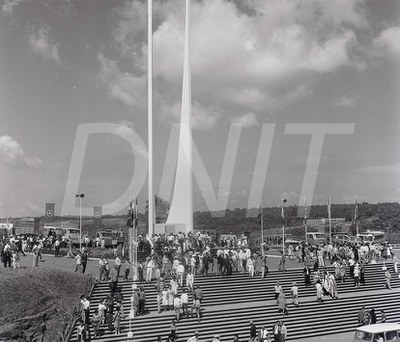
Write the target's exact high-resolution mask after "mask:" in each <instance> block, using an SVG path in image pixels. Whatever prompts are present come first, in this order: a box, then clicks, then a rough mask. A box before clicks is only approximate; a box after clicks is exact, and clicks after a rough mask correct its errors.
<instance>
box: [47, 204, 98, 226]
mask: <svg viewBox="0 0 400 342" xmlns="http://www.w3.org/2000/svg"><path fill="white" fill-rule="evenodd" d="M55 207H56V204H55V203H46V205H45V211H44V218H45V222H54V213H55ZM102 210H103V208H102V206H94V207H93V221H94V224H96V225H97V224H98V225H101V224H102V216H103V213H102Z"/></svg>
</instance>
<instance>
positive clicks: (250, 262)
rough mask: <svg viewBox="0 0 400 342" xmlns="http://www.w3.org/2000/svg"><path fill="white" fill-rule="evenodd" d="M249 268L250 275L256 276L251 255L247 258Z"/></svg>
mask: <svg viewBox="0 0 400 342" xmlns="http://www.w3.org/2000/svg"><path fill="white" fill-rule="evenodd" d="M247 269H248V270H249V277H251V278H254V259H253V257H250V258H249V259H247Z"/></svg>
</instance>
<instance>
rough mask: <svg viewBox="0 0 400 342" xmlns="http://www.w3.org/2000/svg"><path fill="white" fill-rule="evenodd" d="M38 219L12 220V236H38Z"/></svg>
mask: <svg viewBox="0 0 400 342" xmlns="http://www.w3.org/2000/svg"><path fill="white" fill-rule="evenodd" d="M39 219H40V218H39V217H34V218H32V217H24V218H20V219H15V220H13V227H12V229H11V234H12V235H23V234H39Z"/></svg>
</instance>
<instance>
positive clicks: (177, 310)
mask: <svg viewBox="0 0 400 342" xmlns="http://www.w3.org/2000/svg"><path fill="white" fill-rule="evenodd" d="M181 306H182V302H181V299H180V298H179V296H178V295H175V298H174V310H175V317H176V321H177V322H179V318H180V314H181Z"/></svg>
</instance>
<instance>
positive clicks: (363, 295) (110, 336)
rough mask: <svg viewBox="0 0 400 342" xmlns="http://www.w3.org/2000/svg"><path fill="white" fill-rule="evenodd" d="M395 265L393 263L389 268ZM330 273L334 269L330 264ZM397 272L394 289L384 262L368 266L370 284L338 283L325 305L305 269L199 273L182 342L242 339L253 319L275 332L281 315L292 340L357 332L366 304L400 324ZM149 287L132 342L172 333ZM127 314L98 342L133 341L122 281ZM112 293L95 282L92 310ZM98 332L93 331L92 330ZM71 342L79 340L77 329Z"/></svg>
mask: <svg viewBox="0 0 400 342" xmlns="http://www.w3.org/2000/svg"><path fill="white" fill-rule="evenodd" d="M389 269H390V267H389ZM328 270H329V271H333V270H332V268H330V267H328ZM391 273H392V282H391V283H392V290H387V289H385V281H384V271H383V270H382V264H379V263H378V264H374V265H367V266H366V275H365V278H366V285H365V286H361V287H360V288H356V287H354V284H353V281H352V279H349V278H348V279H347V281H346V282H345V283H338V292H339V299H335V300H334V299H331V298H330V297H328V298H327V297H325V301H324V302H323V303H317V300H316V293H315V289H314V288H313V287H305V286H304V279H303V275H302V270H301V269H294V270H288V271H287V272H278V271H272V272H271V273H270V274H269V275H267V278H265V279H261V278H260V276H258V277H255V278H249V277H248V275H247V274H234V275H232V276H230V277H229V278H222V277H219V276H218V277H204V278H201V277H197V278H195V285H200V287H201V288H202V290H203V294H204V300H203V302H202V314H203V317H202V320H201V322H198V321H197V319H196V318H189V319H186V318H182V319H181V320H180V322H179V323H177V332H178V335H179V339H178V341H186V340H187V339H188V338H189V337H190V336H192V334H193V332H194V331H195V330H198V331H199V332H200V341H211V339H212V337H213V336H214V335H215V334H220V335H221V341H231V340H232V339H233V335H234V334H239V336H240V337H241V339H242V340H247V339H248V337H249V322H250V321H253V322H254V323H255V324H256V325H257V327H258V328H259V327H261V326H262V325H265V326H266V327H267V328H269V329H270V330H271V328H272V325H273V324H274V322H276V320H278V319H282V320H283V321H284V322H285V325H286V326H287V329H288V340H296V339H300V338H307V337H312V336H319V335H326V334H333V333H338V332H348V331H353V330H354V329H355V328H356V327H357V314H358V311H359V310H360V308H361V306H362V305H365V306H366V308H367V309H371V308H375V310H376V311H377V314H378V319H379V318H380V314H379V312H380V310H385V312H386V315H387V321H389V322H400V310H399V309H398V308H399V304H400V279H399V278H398V276H397V275H396V274H394V273H393V271H392V270H391ZM277 281H279V282H280V284H281V285H282V287H283V289H284V290H285V293H286V297H287V300H288V303H289V315H288V316H285V317H283V316H282V315H281V314H278V312H277V311H278V310H277V305H276V302H275V300H274V286H275V284H276V282H277ZM294 281H295V282H297V284H298V285H299V296H300V307H299V308H295V307H294V306H293V305H291V304H290V303H291V299H290V288H291V285H292V282H294ZM140 285H142V286H143V287H144V289H145V292H146V296H147V303H146V309H147V310H149V313H148V314H147V315H145V316H140V317H136V318H135V319H133V320H132V321H131V324H132V325H131V331H133V334H134V335H133V336H134V337H133V338H132V339H130V341H137V342H150V341H156V338H157V336H162V338H163V341H164V340H165V339H166V337H167V336H168V332H169V327H170V325H171V321H172V319H173V318H174V315H173V312H172V311H170V312H163V313H161V314H158V313H157V306H156V289H155V286H154V285H155V282H153V283H148V284H146V283H143V284H140ZM119 288H120V289H121V290H122V293H123V296H124V301H123V306H124V312H125V318H124V319H123V320H122V321H121V334H120V335H115V334H114V333H113V332H112V333H111V332H110V331H109V330H108V329H107V327H106V326H104V328H103V332H102V336H101V337H98V338H96V339H95V341H102V342H103V341H104V342H105V341H128V339H127V332H128V331H129V330H130V328H129V327H130V320H129V318H128V313H129V309H130V296H131V294H132V282H131V281H128V282H126V281H121V282H119ZM108 293H109V285H108V284H107V283H99V284H97V285H96V287H95V289H94V291H93V293H92V297H91V299H90V301H91V313H92V314H94V313H95V312H96V311H97V307H98V304H99V302H100V300H101V299H103V298H105V297H106V295H107V294H108ZM92 336H93V333H92ZM70 341H77V336H76V332H75V331H74V333H73V334H72V336H71V339H70Z"/></svg>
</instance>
